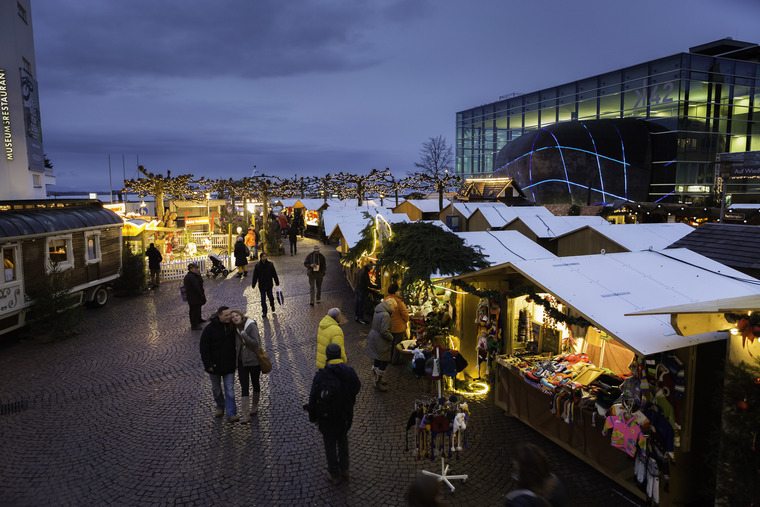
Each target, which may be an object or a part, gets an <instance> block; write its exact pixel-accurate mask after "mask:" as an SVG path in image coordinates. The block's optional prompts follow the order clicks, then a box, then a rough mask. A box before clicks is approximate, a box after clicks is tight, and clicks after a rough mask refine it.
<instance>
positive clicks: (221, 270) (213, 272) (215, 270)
mask: <svg viewBox="0 0 760 507" xmlns="http://www.w3.org/2000/svg"><path fill="white" fill-rule="evenodd" d="M208 258H209V259H210V260H211V269H209V270H208V271H207V272H206V277H207V278H210V277H212V276H213V277H214V278H216V277H217V276H218V275H222V276H223V277H224V278H227V275H229V274H230V270H229V269H227V268H225V267H224V263H223V262H222V259H220V258H219V257H217V256H216V255H214V254H209V256H208Z"/></svg>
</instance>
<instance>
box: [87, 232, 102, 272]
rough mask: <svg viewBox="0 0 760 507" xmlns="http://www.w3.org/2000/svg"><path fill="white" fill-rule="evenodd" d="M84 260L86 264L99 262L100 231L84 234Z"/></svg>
mask: <svg viewBox="0 0 760 507" xmlns="http://www.w3.org/2000/svg"><path fill="white" fill-rule="evenodd" d="M84 238H85V246H86V247H87V248H86V253H85V256H86V257H85V262H87V264H94V263H96V262H100V233H99V232H90V233H87V234H85V237H84Z"/></svg>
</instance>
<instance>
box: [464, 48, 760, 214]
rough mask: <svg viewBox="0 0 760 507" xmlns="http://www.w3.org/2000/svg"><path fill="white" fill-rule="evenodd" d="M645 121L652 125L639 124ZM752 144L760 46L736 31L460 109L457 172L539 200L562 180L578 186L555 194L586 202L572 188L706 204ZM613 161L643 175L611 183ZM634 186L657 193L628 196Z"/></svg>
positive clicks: (759, 141) (757, 143) (757, 129)
mask: <svg viewBox="0 0 760 507" xmlns="http://www.w3.org/2000/svg"><path fill="white" fill-rule="evenodd" d="M634 119H635V120H636V122H635V123H639V124H644V125H645V127H644V128H638V127H634V128H631V127H630V123H631V120H634ZM609 120H613V121H612V122H610V121H609ZM622 126H625V128H624V130H625V132H626V133H624V134H621V127H622ZM611 132H614V134H610V133H611ZM579 133H581V134H583V135H581V134H579ZM605 133H606V134H605ZM605 135H606V139H605ZM526 136H527V137H526ZM626 143H628V144H629V147H628V148H626ZM539 150H542V151H540V152H539ZM633 150H635V152H634V151H633ZM642 150H643V151H642ZM750 150H755V151H757V150H760V47H759V46H758V45H757V44H752V43H747V42H740V41H735V40H732V39H724V40H720V41H715V42H711V43H708V44H704V45H702V46H698V47H694V48H691V49H690V50H689V52H688V53H680V54H676V55H673V56H669V57H665V58H661V59H657V60H652V61H649V62H646V63H642V64H639V65H635V66H632V67H627V68H624V69H620V70H616V71H613V72H608V73H605V74H601V75H598V76H593V77H589V78H587V79H582V80H579V81H575V82H572V83H568V84H564V85H560V86H555V87H553V88H547V89H545V90H540V91H536V92H534V93H528V94H523V95H517V96H510V97H503V98H502V99H501V100H499V101H497V102H493V103H491V104H486V105H483V106H479V107H476V108H472V109H468V110H465V111H460V112H458V113H457V117H456V170H457V173H458V174H460V175H462V176H465V177H471V176H476V177H477V176H485V175H488V174H493V173H495V174H498V175H506V176H511V177H513V178H514V179H515V181H516V182H517V183H518V184H519V185H520V186H522V187H523V189H525V188H526V187H529V188H532V189H533V192H532V193H533V194H534V197H535V198H536V200H537V201H539V202H541V200H542V199H541V195H540V192H539V195H536V191H538V190H540V189H542V188H547V189H548V188H549V187H551V186H552V185H554V186H555V187H556V188H559V187H567V188H568V191H567V192H565V194H564V197H563V195H561V193H560V192H557V191H556V188H555V191H553V192H549V193H548V194H546V197H547V199H548V201H553V202H558V201H562V200H563V199H564V200H565V201H566V200H568V196H569V199H570V200H571V201H574V202H577V201H579V200H581V198H580V195H579V194H578V193H577V192H576V195H573V194H572V192H570V191H569V189H571V187H577V188H579V189H588V192H587V193H588V194H591V193H592V192H593V194H594V197H593V200H594V201H599V200H602V201H607V202H609V201H610V200H611V199H612V198H623V199H629V200H650V201H658V200H663V201H666V202H686V203H691V202H693V203H707V202H709V200H710V199H712V198H713V197H714V191H715V188H714V183H715V172H716V158H717V154H718V153H722V152H742V151H750ZM583 154H585V155H583ZM572 155H577V156H576V157H575V159H573V157H572ZM581 155H582V156H583V157H585V159H583V158H582V157H581V158H579V156H581ZM569 160H572V163H573V164H575V165H574V166H573V167H569V164H570V163H571V162H569ZM631 160H635V161H636V162H635V163H636V164H638V166H637V167H634V166H633V165H632V162H631ZM604 163H606V164H607V165H608V166H609V167H607V168H606V170H607V171H608V172H613V171H615V170H616V169H615V168H614V167H613V166H614V165H615V164H617V165H618V168H617V171H618V172H620V171H623V172H626V171H627V170H628V169H630V174H629V175H627V176H626V177H627V178H628V179H629V180H630V179H631V178H634V177H635V178H636V180H637V181H623V180H622V179H620V182H619V184H618V185H617V187H616V188H617V190H616V191H614V192H613V191H607V190H606V189H605V186H604V178H605V174H603V173H604V169H605V168H604V167H603V165H604ZM541 164H543V166H544V171H543V173H542V174H539V175H538V176H537V175H536V174H534V173H535V169H536V168H537V167H538V166H540V165H541ZM549 166H551V167H552V169H551V170H550V169H548V167H549ZM552 171H553V173H552ZM583 171H585V172H586V173H588V175H587V176H584V175H583V174H582V173H583ZM539 172H540V171H539ZM571 176H572V178H571ZM541 178H543V179H541ZM573 179H574V181H573ZM550 182H551V183H550ZM629 186H630V187H631V188H643V189H644V193H645V194H646V195H641V192H639V194H637V195H624V194H625V193H626V192H624V191H623V190H622V189H623V188H624V189H625V190H626V191H627V189H628V188H629ZM528 193H529V194H530V193H531V192H528ZM582 193H583V192H580V194H582ZM544 202H546V201H544Z"/></svg>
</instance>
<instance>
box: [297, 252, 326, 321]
mask: <svg viewBox="0 0 760 507" xmlns="http://www.w3.org/2000/svg"><path fill="white" fill-rule="evenodd" d="M303 265H304V266H306V272H307V274H308V275H309V304H310V305H311V306H314V301H315V299H314V296H315V295H316V302H317V303H321V302H322V280H323V279H324V278H325V270H326V269H327V262H325V256H324V255H322V254H321V253H319V245H314V251H313V252H311V253H310V254H309V255H307V256H306V260H305V261H303ZM315 289H316V291H315ZM315 292H316V294H315Z"/></svg>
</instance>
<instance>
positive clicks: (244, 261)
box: [233, 236, 251, 278]
mask: <svg viewBox="0 0 760 507" xmlns="http://www.w3.org/2000/svg"><path fill="white" fill-rule="evenodd" d="M233 253H234V255H235V267H236V268H237V271H238V274H237V277H238V278H243V277H246V276H248V256H249V255H250V254H251V251H250V250H248V247H247V246H245V238H243V236H238V239H237V241H235V249H234V251H233Z"/></svg>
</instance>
